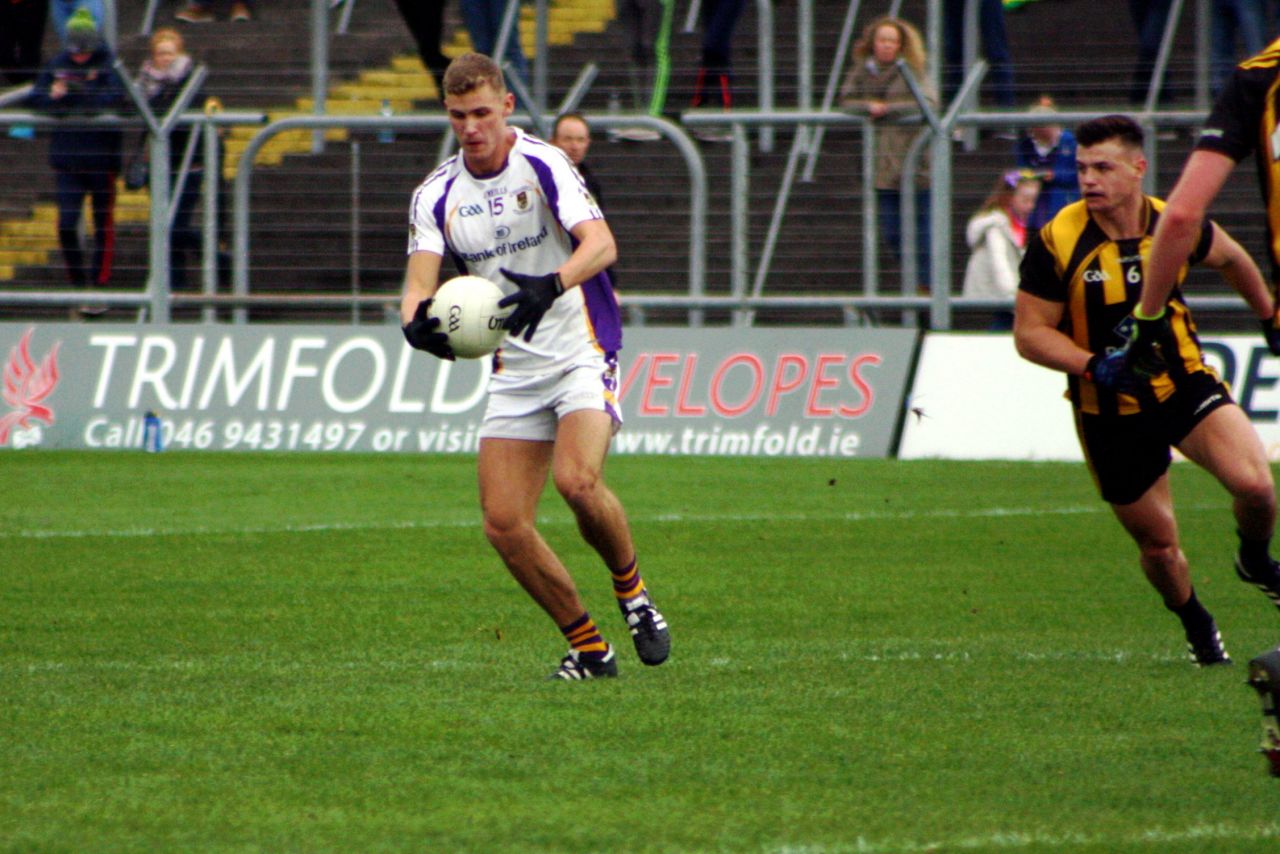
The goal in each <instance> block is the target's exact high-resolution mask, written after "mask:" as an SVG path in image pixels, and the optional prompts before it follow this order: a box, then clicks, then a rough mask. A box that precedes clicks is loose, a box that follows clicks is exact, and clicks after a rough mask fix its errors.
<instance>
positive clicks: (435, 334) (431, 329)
mask: <svg viewBox="0 0 1280 854" xmlns="http://www.w3.org/2000/svg"><path fill="white" fill-rule="evenodd" d="M430 307H431V300H429V299H424V300H423V301H422V302H420V303H418V310H417V311H415V312H414V313H413V320H410V321H409V322H408V323H406V324H405V325H404V326H401V327H400V331H401V332H403V333H404V340H406V341H408V342H409V346H410V347H413V348H415V349H417V350H426V351H427V352H428V353H430V354H431V355H433V356H437V357H439V358H441V359H448V360H449V361H450V362H452V361H453V360H454V359H453V348H452V347H450V346H449V336H448V335H445V334H444V333H443V332H440V331H438V327H439V326H440V318H438V317H427V309H428V308H430Z"/></svg>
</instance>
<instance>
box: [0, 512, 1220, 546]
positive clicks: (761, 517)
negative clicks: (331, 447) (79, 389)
mask: <svg viewBox="0 0 1280 854" xmlns="http://www.w3.org/2000/svg"><path fill="white" fill-rule="evenodd" d="M1220 509H1222V508H1221V506H1218V505H1205V506H1196V505H1186V506H1182V507H1179V508H1178V512H1180V513H1185V512H1190V511H1198V510H1220ZM1110 512H1111V511H1110V510H1109V509H1108V507H1107V506H1106V505H1105V504H1101V503H1099V504H1097V505H1091V506H1088V507H1057V508H1052V509H1045V508H1040V507H987V508H982V509H977V510H918V511H917V510H899V511H882V510H871V511H852V512H849V513H657V514H653V515H648V516H643V515H633V516H631V517H630V518H631V522H632V523H633V524H635V523H659V524H661V523H673V524H682V523H690V522H700V523H701V522H731V523H732V522H880V521H906V520H910V519H982V518H1002V517H1011V516H1079V515H1094V514H1098V515H1110ZM538 524H539V525H571V524H575V523H574V520H573V519H572V517H570V516H568V515H562V516H543V517H540V518H539V519H538ZM479 526H480V517H479V515H478V514H477V515H476V516H470V517H467V518H465V519H419V520H400V521H389V522H317V523H314V524H283V525H254V526H249V527H242V528H215V527H205V526H192V527H189V528H180V527H174V528H98V529H94V528H87V529H80V530H67V531H58V530H53V529H48V528H19V529H18V530H14V531H0V539H23V540H50V539H78V538H85V537H182V536H221V535H226V534H310V533H327V532H330V531H395V530H419V529H438V528H477V527H479Z"/></svg>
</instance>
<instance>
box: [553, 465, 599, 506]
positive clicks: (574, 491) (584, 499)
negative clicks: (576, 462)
mask: <svg viewBox="0 0 1280 854" xmlns="http://www.w3.org/2000/svg"><path fill="white" fill-rule="evenodd" d="M555 482H556V491H557V492H559V493H560V495H561V497H562V498H564V500H565V503H567V504H568V505H569V506H570V507H574V508H579V507H588V506H590V505H591V504H592V503H593V502H594V501H595V498H596V495H597V491H598V488H599V486H600V472H598V471H596V470H594V469H588V468H575V469H574V470H573V471H569V472H557V473H556V475H555Z"/></svg>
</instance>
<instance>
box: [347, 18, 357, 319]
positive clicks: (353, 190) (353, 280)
mask: <svg viewBox="0 0 1280 854" xmlns="http://www.w3.org/2000/svg"><path fill="white" fill-rule="evenodd" d="M348 2H350V0H348ZM351 295H352V296H353V297H355V296H359V295H360V141H359V140H357V139H353V140H351ZM359 322H360V304H359V303H358V302H356V301H355V300H352V301H351V324H352V325H353V326H354V325H356V324H358V323H359Z"/></svg>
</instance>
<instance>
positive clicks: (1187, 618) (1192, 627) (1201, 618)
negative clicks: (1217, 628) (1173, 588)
mask: <svg viewBox="0 0 1280 854" xmlns="http://www.w3.org/2000/svg"><path fill="white" fill-rule="evenodd" d="M1165 607H1166V608H1168V609H1169V610H1170V611H1172V612H1173V613H1175V614H1177V615H1178V619H1179V620H1182V628H1184V629H1185V630H1186V632H1187V636H1188V637H1190V636H1191V635H1198V634H1203V633H1204V632H1206V631H1208V629H1209V627H1210V626H1212V625H1213V615H1212V614H1210V613H1209V612H1208V611H1206V610H1205V607H1204V606H1203V605H1201V604H1200V600H1199V599H1197V598H1196V591H1195V589H1194V588H1192V590H1191V595H1190V596H1188V597H1187V601H1186V602H1183V603H1182V604H1181V605H1179V606H1177V607H1176V608H1175V607H1172V606H1170V605H1165Z"/></svg>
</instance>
